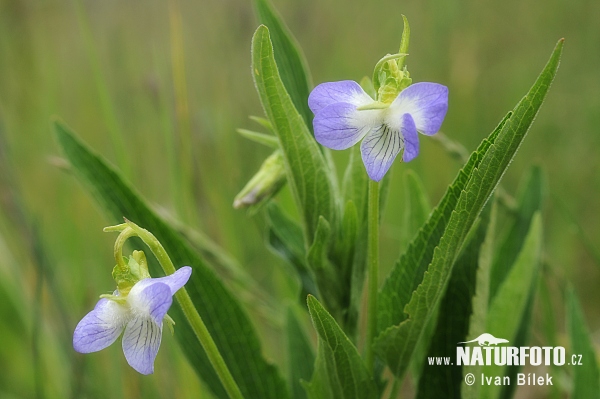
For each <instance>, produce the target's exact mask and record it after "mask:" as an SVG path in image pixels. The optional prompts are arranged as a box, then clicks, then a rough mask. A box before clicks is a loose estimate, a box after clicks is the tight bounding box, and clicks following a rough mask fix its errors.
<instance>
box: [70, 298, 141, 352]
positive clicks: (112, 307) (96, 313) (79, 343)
mask: <svg viewBox="0 0 600 399" xmlns="http://www.w3.org/2000/svg"><path fill="white" fill-rule="evenodd" d="M129 318H130V314H129V311H128V309H127V308H126V307H125V306H123V305H120V304H118V303H116V302H114V301H110V300H108V299H105V298H103V299H100V301H98V303H97V304H96V307H94V310H92V311H91V312H89V313H88V314H87V315H86V316H85V317H84V318H83V319H82V320H81V321H80V322H79V324H77V327H76V328H75V332H74V333H73V348H74V349H75V350H76V351H77V352H80V353H91V352H97V351H99V350H102V349H104V348H106V347H108V346H110V345H111V344H112V343H113V342H115V341H116V340H117V338H119V335H121V332H122V331H123V327H124V326H125V324H126V323H127V321H128V320H129Z"/></svg>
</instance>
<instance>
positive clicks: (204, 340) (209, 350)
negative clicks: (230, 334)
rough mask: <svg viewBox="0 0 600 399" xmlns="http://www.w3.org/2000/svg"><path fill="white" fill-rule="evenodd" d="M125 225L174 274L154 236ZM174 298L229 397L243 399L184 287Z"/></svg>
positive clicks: (164, 267) (166, 272) (165, 268)
mask: <svg viewBox="0 0 600 399" xmlns="http://www.w3.org/2000/svg"><path fill="white" fill-rule="evenodd" d="M127 224H128V225H129V227H131V229H132V230H133V231H135V233H136V235H137V236H139V237H140V238H141V239H142V241H144V243H145V244H146V245H147V246H148V247H149V248H150V250H151V251H152V253H153V254H154V256H156V259H158V261H159V262H160V265H161V266H162V268H163V270H164V271H165V274H167V275H169V274H173V273H175V271H176V269H175V266H174V265H173V262H171V259H170V258H169V255H168V254H167V251H165V249H164V248H163V246H162V245H161V243H160V242H159V241H158V240H157V239H156V237H154V235H153V234H152V233H150V232H149V231H148V230H145V229H143V228H141V227H139V226H138V225H136V224H135V223H133V222H130V221H127ZM175 298H176V299H177V301H178V302H179V305H181V309H182V310H183V313H184V314H185V317H186V318H187V320H188V322H189V323H190V326H191V327H192V330H194V333H195V334H196V337H198V340H199V341H200V344H202V347H203V348H204V351H205V352H206V355H207V356H208V359H209V360H210V363H211V364H212V366H213V367H214V369H215V371H216V373H217V375H218V376H219V379H220V380H221V383H222V384H223V387H225V390H226V391H227V394H228V395H229V397H230V398H232V399H243V396H242V393H241V391H240V388H239V387H238V386H237V384H236V382H235V380H234V379H233V376H232V375H231V372H230V371H229V369H228V368H227V364H225V360H223V357H222V356H221V353H220V352H219V349H218V348H217V345H216V344H215V341H214V340H213V338H212V336H211V335H210V332H209V331H208V329H207V328H206V325H205V324H204V321H202V317H200V314H198V311H197V310H196V307H195V306H194V304H193V302H192V299H191V298H190V296H189V294H188V293H187V291H186V289H185V287H182V288H181V289H179V291H177V293H176V294H175Z"/></svg>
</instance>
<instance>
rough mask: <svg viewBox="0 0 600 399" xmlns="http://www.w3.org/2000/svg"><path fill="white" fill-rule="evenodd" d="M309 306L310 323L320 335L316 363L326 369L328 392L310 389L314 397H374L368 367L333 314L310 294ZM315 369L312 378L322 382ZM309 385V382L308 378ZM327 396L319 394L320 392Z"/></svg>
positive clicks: (342, 398)
mask: <svg viewBox="0 0 600 399" xmlns="http://www.w3.org/2000/svg"><path fill="white" fill-rule="evenodd" d="M308 310H309V312H310V317H311V318H312V322H313V325H314V327H315V329H316V330H317V334H318V335H319V353H318V355H317V357H318V359H317V364H321V365H322V366H323V367H322V368H321V372H323V371H324V372H325V375H326V379H327V381H328V385H329V389H330V390H331V392H330V393H325V392H323V390H321V391H320V392H317V391H316V390H314V389H313V390H311V388H310V387H309V391H310V392H311V398H314V399H317V398H319V399H330V398H336V399H338V398H339V399H373V398H376V397H377V387H376V386H375V383H374V382H373V379H372V378H371V376H370V373H369V372H368V371H367V368H366V366H365V364H364V363H363V361H362V359H361V357H360V355H359V354H358V351H357V350H356V347H355V346H354V345H353V344H352V342H350V340H349V339H348V337H347V336H346V335H345V334H344V332H343V331H342V329H341V328H340V327H339V326H338V325H337V323H336V322H335V320H334V318H333V317H332V316H331V315H330V314H329V313H328V312H327V311H326V310H325V308H323V306H322V305H321V304H320V303H319V301H317V299H316V298H315V297H313V296H309V297H308ZM318 371H319V369H318V368H316V369H315V374H314V375H313V379H315V380H316V382H318V384H319V385H320V386H321V385H322V383H323V381H322V378H323V376H322V375H319V374H317V373H318ZM311 385H312V382H311ZM324 394H326V395H328V396H322V395H324Z"/></svg>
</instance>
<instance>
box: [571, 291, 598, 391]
mask: <svg viewBox="0 0 600 399" xmlns="http://www.w3.org/2000/svg"><path fill="white" fill-rule="evenodd" d="M567 329H568V333H569V337H570V338H571V353H572V354H575V355H581V365H579V363H580V361H579V360H580V359H579V356H576V363H577V365H571V370H572V372H573V392H572V393H571V397H572V398H577V399H588V398H589V399H592V398H597V397H598V392H600V374H599V372H598V362H597V360H596V359H597V356H598V355H597V353H596V351H595V349H594V345H593V343H592V338H591V336H590V333H589V331H588V329H587V327H586V323H585V318H584V317H583V312H582V310H581V305H579V301H578V300H577V296H576V295H575V292H574V291H573V289H572V288H571V287H569V289H568V290H567ZM567 359H568V356H567Z"/></svg>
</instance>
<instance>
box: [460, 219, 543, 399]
mask: <svg viewBox="0 0 600 399" xmlns="http://www.w3.org/2000/svg"><path fill="white" fill-rule="evenodd" d="M541 248H542V218H541V214H540V213H539V212H538V213H536V214H535V216H534V217H533V220H532V222H531V227H530V229H529V232H528V233H527V236H526V238H525V242H524V243H523V247H522V249H521V251H520V252H519V254H518V256H517V259H516V260H515V264H514V265H513V266H512V267H511V270H510V272H509V273H508V275H507V276H506V279H505V280H504V282H503V283H502V285H501V286H500V287H499V288H498V293H497V295H496V297H495V298H494V299H493V300H492V302H491V303H490V307H489V310H488V316H487V320H486V330H485V332H489V333H490V334H492V335H494V336H495V337H498V338H503V339H507V340H508V341H509V342H510V345H511V346H523V345H525V339H526V338H527V335H528V334H527V333H528V328H529V323H528V321H529V320H530V319H531V316H530V311H531V306H532V301H533V298H534V293H535V288H536V286H537V276H538V270H539V263H540V255H541V250H542V249H541ZM528 316H529V317H528ZM524 319H525V320H526V322H524ZM527 319H529V320H527ZM469 338H470V339H472V338H474V337H469ZM485 372H486V373H489V375H507V374H509V373H510V374H516V373H515V370H514V369H513V370H512V371H511V370H508V367H507V366H496V365H490V366H486V368H485ZM511 381H514V378H513V379H511ZM503 390H504V388H503V387H502V386H496V385H491V386H490V385H482V386H481V390H480V392H479V397H480V398H481V399H484V398H485V399H488V398H489V399H493V398H498V397H499V395H500V393H501V392H502V391H503Z"/></svg>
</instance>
